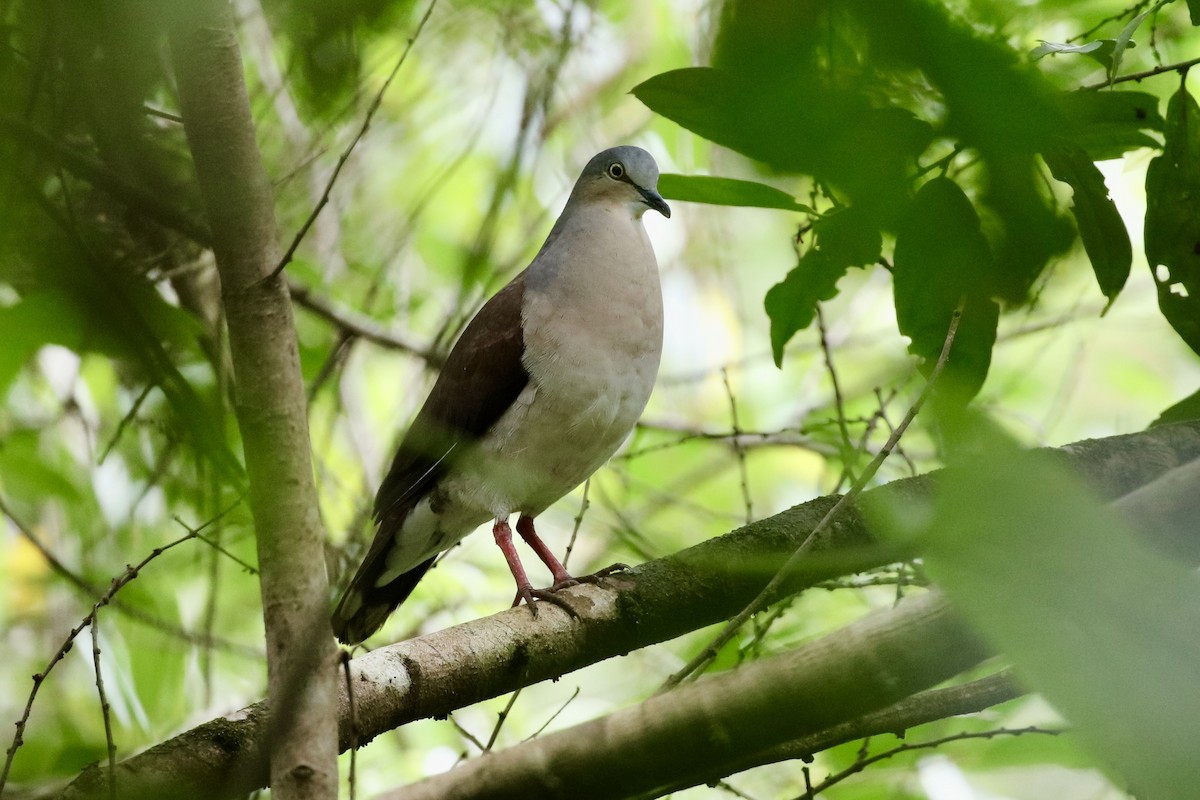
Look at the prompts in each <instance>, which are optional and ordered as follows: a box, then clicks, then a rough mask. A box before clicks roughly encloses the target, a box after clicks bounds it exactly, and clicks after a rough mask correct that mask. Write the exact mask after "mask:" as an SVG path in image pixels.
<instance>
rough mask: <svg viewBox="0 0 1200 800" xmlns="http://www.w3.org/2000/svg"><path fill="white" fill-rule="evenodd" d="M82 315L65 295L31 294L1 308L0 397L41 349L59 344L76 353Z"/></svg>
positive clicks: (81, 331) (54, 292)
mask: <svg viewBox="0 0 1200 800" xmlns="http://www.w3.org/2000/svg"><path fill="white" fill-rule="evenodd" d="M84 319H85V315H84V312H83V310H82V309H80V308H79V306H78V305H77V304H76V303H75V302H74V300H72V299H71V297H70V296H69V295H67V294H66V293H64V292H58V291H54V290H42V291H37V292H32V293H30V294H28V295H26V296H25V297H23V298H22V299H21V300H20V302H17V303H15V304H13V305H11V306H7V307H5V308H0V338H2V339H3V341H4V346H3V347H0V397H3V396H4V394H5V393H6V391H7V390H8V385H9V384H10V383H12V380H13V378H15V377H16V376H17V372H18V371H20V369H21V367H23V366H24V365H25V364H26V363H28V361H29V359H31V358H33V356H34V354H36V353H37V351H38V350H39V349H41V348H42V346H44V345H47V344H59V345H62V346H63V347H68V348H71V349H73V350H76V351H78V350H79V349H80V345H81V344H82V342H83V336H84V333H83V332H84V327H85V322H84Z"/></svg>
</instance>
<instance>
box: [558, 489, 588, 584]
mask: <svg viewBox="0 0 1200 800" xmlns="http://www.w3.org/2000/svg"><path fill="white" fill-rule="evenodd" d="M591 489H592V479H591V478H588V479H587V480H586V481H584V482H583V499H582V500H580V501H579V513H578V514H576V515H575V522H574V524H573V525H572V526H571V538H570V539H569V540H568V541H567V552H566V553H564V554H563V559H562V564H563V566H564V567H565V566H566V565H567V562H568V561H570V560H571V553H572V552H573V551H574V550H575V539H576V538H578V536H579V529H580V528H581V527H582V526H583V515H584V514H586V513H587V510H588V508H589V507H590V506H591V504H592V503H591V501H590V500H589V499H588V492H590V491H591Z"/></svg>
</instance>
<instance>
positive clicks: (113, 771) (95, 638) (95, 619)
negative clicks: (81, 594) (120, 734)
mask: <svg viewBox="0 0 1200 800" xmlns="http://www.w3.org/2000/svg"><path fill="white" fill-rule="evenodd" d="M99 610H100V609H99V606H98V605H96V606H92V666H94V667H95V669H96V694H98V695H99V696H100V714H101V715H102V716H103V717H104V741H105V743H106V744H107V745H108V800H117V745H116V743H115V742H113V732H112V709H111V708H110V707H109V704H108V695H107V694H105V692H104V677H103V674H102V670H101V669H100V616H99V613H98V612H99Z"/></svg>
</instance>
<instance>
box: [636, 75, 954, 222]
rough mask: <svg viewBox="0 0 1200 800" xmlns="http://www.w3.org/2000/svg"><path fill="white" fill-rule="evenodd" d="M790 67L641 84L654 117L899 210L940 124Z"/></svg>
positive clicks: (859, 199) (856, 198) (640, 94)
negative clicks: (834, 87) (917, 163)
mask: <svg viewBox="0 0 1200 800" xmlns="http://www.w3.org/2000/svg"><path fill="white" fill-rule="evenodd" d="M795 68H796V69H797V70H798V71H797V72H787V71H786V69H787V67H786V65H784V66H782V67H781V68H780V70H778V71H777V74H773V75H772V76H766V77H765V76H763V75H762V74H759V73H746V72H742V71H738V70H730V69H717V68H710V67H694V68H688V69H678V70H672V71H670V72H665V73H662V74H660V75H656V76H654V77H653V78H650V79H649V80H647V81H645V82H644V83H641V84H639V85H638V86H636V87H634V89H633V94H634V96H636V97H637V98H638V99H639V100H641V101H642V102H643V103H644V104H645V105H646V106H647V107H648V108H650V109H651V110H652V111H654V112H656V113H658V114H660V115H662V116H664V117H666V118H667V119H669V120H672V121H673V122H676V123H677V124H679V125H681V126H683V127H684V128H687V129H688V130H690V131H692V132H694V133H696V134H699V135H700V136H702V137H704V138H705V139H708V140H709V141H711V142H715V143H716V144H719V145H722V146H723V147H728V148H730V149H732V150H736V151H738V152H739V153H742V154H743V155H746V156H749V157H750V158H753V159H755V160H757V161H761V162H763V163H765V164H768V165H770V166H771V167H772V168H774V169H776V170H780V171H782V172H789V173H806V174H810V175H816V176H818V177H819V178H821V179H822V180H823V181H825V182H827V183H828V184H830V185H832V186H833V187H834V188H836V189H837V190H838V191H839V192H841V193H842V194H844V196H845V197H847V198H849V200H850V201H851V202H852V203H854V204H862V205H871V204H874V205H876V206H877V207H879V208H880V209H881V210H882V209H888V208H892V207H894V205H895V204H896V203H898V202H899V200H900V198H902V197H903V196H904V193H905V192H907V190H908V184H909V180H910V176H911V174H912V171H913V164H914V163H915V159H916V157H917V156H918V155H919V154H920V153H921V152H922V151H923V150H924V149H925V147H926V146H927V145H928V143H929V141H930V139H931V138H932V135H933V134H932V128H931V126H930V125H929V124H928V123H927V122H924V121H923V120H919V119H917V118H916V117H915V116H914V115H913V114H912V113H910V112H908V111H905V110H903V109H899V108H894V107H881V108H877V107H875V105H874V104H873V103H872V101H871V100H870V99H869V98H868V97H867V96H866V95H865V94H862V93H855V92H853V91H849V90H843V91H833V90H831V89H830V88H828V87H827V86H825V85H824V84H823V83H822V82H821V81H817V80H811V81H809V80H801V79H800V78H802V77H803V75H804V74H805V73H804V72H803V67H802V66H801V65H795Z"/></svg>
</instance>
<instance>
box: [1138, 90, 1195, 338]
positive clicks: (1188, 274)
mask: <svg viewBox="0 0 1200 800" xmlns="http://www.w3.org/2000/svg"><path fill="white" fill-rule="evenodd" d="M1198 126H1200V106H1197V104H1196V101H1195V99H1193V98H1192V96H1191V95H1190V94H1188V91H1187V88H1186V86H1182V85H1181V86H1180V87H1179V91H1177V92H1176V93H1175V95H1174V96H1173V97H1172V98H1171V100H1170V102H1169V103H1168V104H1167V121H1166V127H1165V134H1166V142H1165V144H1164V146H1163V154H1162V155H1160V156H1158V157H1157V158H1155V159H1154V160H1153V161H1151V162H1150V166H1149V167H1148V168H1147V170H1146V227H1145V240H1146V261H1147V263H1148V264H1149V266H1150V269H1151V271H1152V272H1153V273H1154V278H1155V283H1156V284H1157V287H1158V307H1159V309H1160V310H1161V311H1162V313H1163V316H1164V317H1166V318H1167V321H1168V322H1170V323H1171V327H1173V328H1174V329H1175V332H1176V333H1178V334H1179V335H1180V336H1181V337H1183V340H1184V341H1185V342H1187V344H1188V346H1189V347H1191V348H1192V350H1193V351H1195V352H1197V353H1200V214H1198V213H1197V212H1196V198H1198V197H1200V136H1197V135H1196V131H1197V130H1198V129H1200V128H1198Z"/></svg>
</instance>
